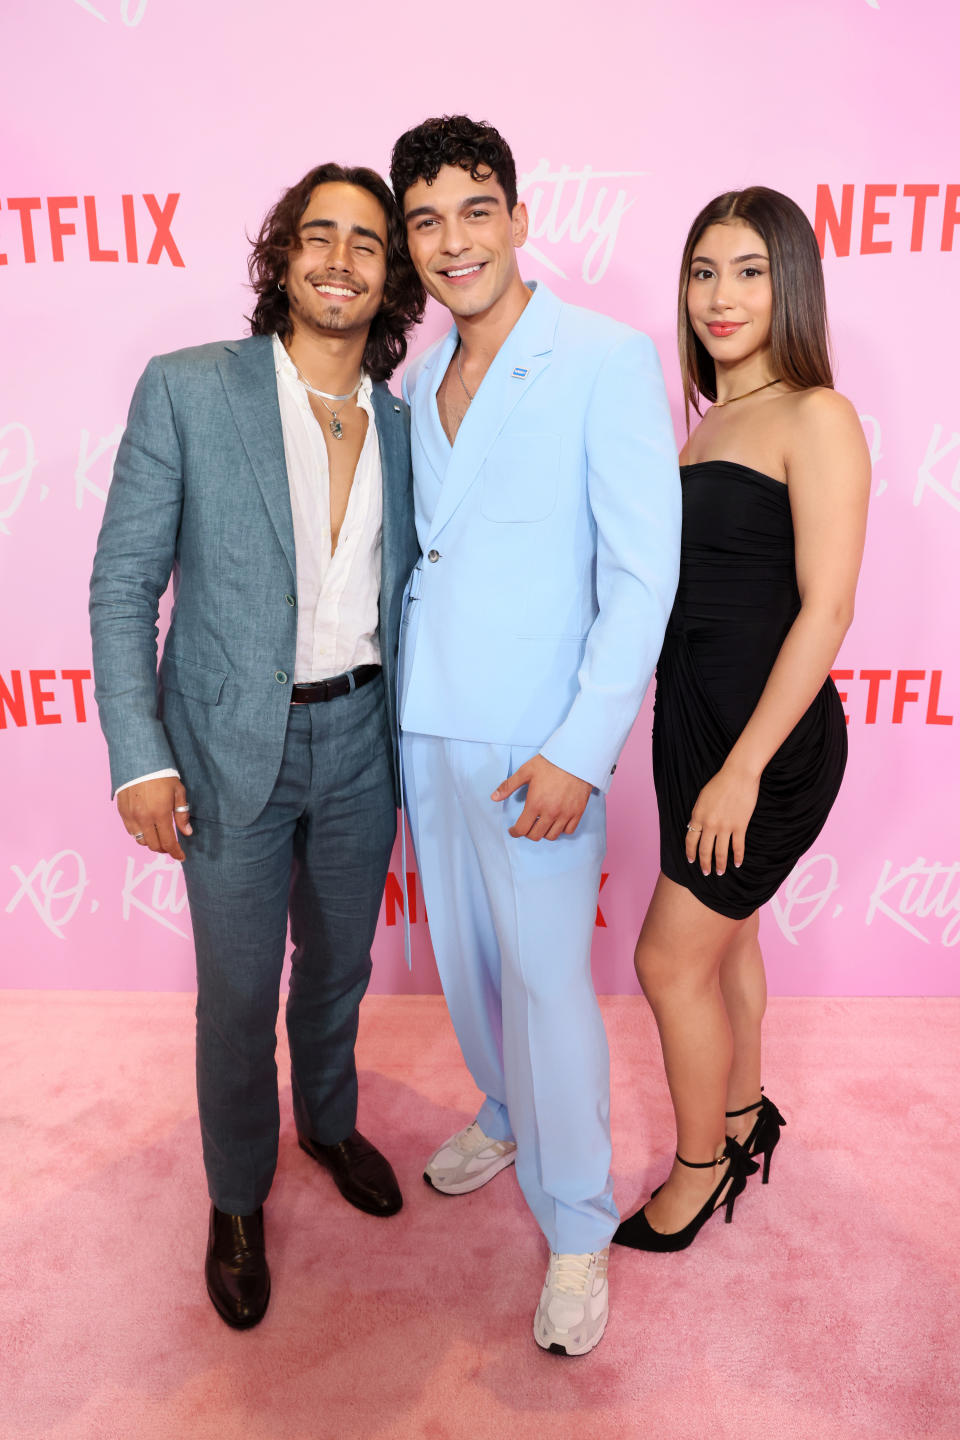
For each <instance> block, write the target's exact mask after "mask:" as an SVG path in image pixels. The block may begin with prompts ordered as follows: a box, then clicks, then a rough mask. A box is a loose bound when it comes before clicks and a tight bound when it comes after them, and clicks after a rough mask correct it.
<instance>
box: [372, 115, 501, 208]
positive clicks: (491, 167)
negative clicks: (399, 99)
mask: <svg viewBox="0 0 960 1440" xmlns="http://www.w3.org/2000/svg"><path fill="white" fill-rule="evenodd" d="M442 165H459V166H460V168H461V170H469V172H470V175H471V176H472V178H473V179H474V180H481V179H485V178H486V176H487V174H488V172H492V173H493V177H494V179H495V180H496V181H497V182H498V183H499V185H500V188H501V189H502V190H503V193H504V195H506V197H507V206H508V208H509V209H510V210H512V209H513V207H514V206H515V205H516V203H517V167H516V165H515V164H514V159H513V154H512V152H511V150H510V146H509V145H508V144H507V142H506V140H504V138H503V136H502V135H501V134H500V132H499V130H494V128H493V126H492V125H486V124H484V123H483V122H482V121H479V122H478V121H476V120H471V119H470V118H469V117H468V116H467V115H441V116H439V117H437V118H436V119H434V120H424V122H423V124H422V125H415V126H414V128H413V129H412V130H408V131H407V132H406V133H405V134H404V135H401V136H400V139H399V140H398V141H397V143H396V145H394V147H393V155H392V157H391V159H390V181H391V184H392V185H393V193H394V195H396V197H397V203H398V204H399V205H400V207H401V209H402V208H403V197H404V195H406V193H407V191H408V190H409V189H410V186H411V185H415V184H416V183H417V181H418V180H426V182H427V184H428V185H432V184H433V182H434V180H436V178H437V176H438V174H439V173H440V167H441V166H442Z"/></svg>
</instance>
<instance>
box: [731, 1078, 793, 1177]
mask: <svg viewBox="0 0 960 1440" xmlns="http://www.w3.org/2000/svg"><path fill="white" fill-rule="evenodd" d="M751 1110H756V1111H757V1118H756V1120H755V1121H754V1123H753V1129H752V1130H751V1131H750V1134H749V1135H748V1136H747V1138H746V1140H744V1142H743V1149H744V1150H745V1151H746V1153H747V1155H762V1156H763V1175H762V1176H761V1184H763V1185H766V1184H767V1182H768V1181H769V1179H770V1161H771V1158H772V1156H773V1152H774V1150H776V1148H777V1145H778V1144H779V1143H780V1131H781V1130H782V1129H783V1127H784V1125H786V1123H787V1122H786V1120H784V1118H783V1116H782V1115H781V1114H780V1111H779V1110H778V1109H777V1107H776V1105H774V1103H773V1101H772V1100H768V1099H767V1097H766V1095H765V1094H764V1093H763V1087H762V1086H761V1089H760V1099H759V1100H758V1101H757V1102H756V1104H755V1105H744V1107H743V1109H742V1110H728V1111H727V1112H726V1118H727V1119H728V1120H736V1119H738V1118H739V1117H740V1116H741V1115H748V1114H749V1113H750V1111H751Z"/></svg>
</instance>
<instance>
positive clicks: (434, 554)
mask: <svg viewBox="0 0 960 1440" xmlns="http://www.w3.org/2000/svg"><path fill="white" fill-rule="evenodd" d="M427 559H428V560H429V561H430V564H431V565H436V563H437V561H438V560H439V559H440V551H439V550H431V551H429V553H428V554H427Z"/></svg>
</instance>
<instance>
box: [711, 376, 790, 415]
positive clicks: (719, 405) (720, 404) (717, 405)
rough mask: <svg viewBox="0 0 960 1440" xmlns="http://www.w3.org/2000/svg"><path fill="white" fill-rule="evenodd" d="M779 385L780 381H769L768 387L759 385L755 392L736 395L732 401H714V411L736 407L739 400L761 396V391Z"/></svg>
mask: <svg viewBox="0 0 960 1440" xmlns="http://www.w3.org/2000/svg"><path fill="white" fill-rule="evenodd" d="M779 384H780V381H779V380H768V381H767V383H766V385H758V386H757V387H756V389H755V390H744V392H743V394H742V395H734V396H733V398H732V399H731V400H714V402H713V405H714V409H716V410H722V409H723V407H724V405H735V404H736V403H737V401H738V400H746V399H747V398H748V397H749V396H751V395H759V393H760V391H761V390H769V389H770V386H771V385H779Z"/></svg>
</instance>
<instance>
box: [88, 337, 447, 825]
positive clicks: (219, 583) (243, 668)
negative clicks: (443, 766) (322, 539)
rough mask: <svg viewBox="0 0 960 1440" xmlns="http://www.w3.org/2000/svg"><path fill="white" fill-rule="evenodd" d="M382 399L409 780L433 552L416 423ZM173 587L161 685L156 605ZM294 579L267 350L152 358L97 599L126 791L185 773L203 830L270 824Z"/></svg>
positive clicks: (112, 514) (386, 619) (388, 668)
mask: <svg viewBox="0 0 960 1440" xmlns="http://www.w3.org/2000/svg"><path fill="white" fill-rule="evenodd" d="M372 399H373V408H374V414H375V415H376V419H377V433H378V436H379V440H380V458H381V468H382V472H383V551H382V574H381V584H380V630H379V639H380V652H381V657H382V661H383V674H384V681H385V689H386V704H387V718H388V721H389V726H390V733H391V735H392V736H393V746H394V775H395V776H396V774H397V769H398V765H397V755H396V731H397V726H396V703H397V701H396V671H397V666H396V657H397V642H398V635H399V628H400V610H401V601H402V595H403V589H404V585H405V583H406V581H407V578H408V576H409V574H410V571H411V569H412V567H413V565H414V564H415V562H416V560H417V559H418V557H419V553H420V552H419V548H418V545H417V538H416V531H415V529H414V523H413V498H412V478H411V469H410V423H409V415H408V412H407V407H406V405H404V404H402V403H401V402H400V401H399V400H396V399H395V398H394V396H393V395H392V394H391V393H390V391H389V390H388V389H387V387H386V385H384V384H377V385H374V387H373V396H372ZM171 575H172V577H173V611H172V616H171V620H170V628H169V631H168V633H167V637H166V642H165V644H164V648H163V657H162V659H161V661H160V667H159V675H158V673H157V636H158V629H157V621H158V610H159V602H160V597H161V595H162V594H163V593H164V591H165V590H166V588H167V585H168V582H169V581H170V578H171ZM296 575H297V571H296V561H295V556H294V540H293V517H292V515H291V510H290V491H289V485H288V482H287V470H286V463H285V460H284V452H283V432H282V429H281V424H280V407H279V403H278V400H277V384H276V372H275V368H274V361H273V352H272V342H271V339H270V337H269V336H254V337H252V338H251V339H247V340H239V341H233V342H228V343H217V344H212V345H199V346H196V347H194V348H191V349H187V350H177V351H174V352H173V353H172V354H170V355H160V356H157V357H155V358H154V359H152V360H151V361H150V363H149V365H148V366H147V368H146V370H145V371H144V373H143V375H142V376H141V378H140V381H139V383H138V385H137V388H136V391H135V392H134V396H133V402H132V404H131V407H130V414H129V417H128V420H127V428H126V430H125V432H124V435H123V439H122V440H121V442H120V447H119V450H118V451H117V459H116V464H115V467H114V473H113V483H112V485H111V487H110V493H109V495H108V497H107V505H106V510H105V513H104V517H103V525H102V527H101V530H100V538H99V540H98V542H97V552H96V558H95V561H94V566H93V576H92V579H91V582H90V620H91V630H92V634H93V662H94V676H95V681H96V692H95V693H96V699H97V704H98V706H99V708H100V723H101V725H102V727H103V732H104V735H105V736H106V739H107V746H108V749H109V752H110V776H111V783H112V786H113V789H114V790H116V787H117V786H118V785H122V784H124V783H125V782H126V781H128V780H132V779H133V778H135V777H136V776H137V775H143V774H148V773H150V772H151V771H153V770H162V769H165V768H167V767H168V766H175V767H176V768H177V769H178V770H179V771H180V774H181V776H182V778H183V781H184V784H185V786H186V788H187V796H188V798H189V800H190V807H191V811H192V813H193V814H194V815H195V816H197V817H201V818H207V819H211V820H219V821H222V822H224V823H227V824H234V825H247V824H250V823H251V822H252V821H253V820H255V819H256V817H257V815H258V814H259V813H260V811H261V810H262V809H263V806H264V805H265V804H266V802H267V799H268V798H269V796H270V793H271V790H272V788H273V785H274V782H275V780H276V777H277V773H278V771H279V769H280V761H281V757H282V754H283V743H284V735H285V733H286V728H287V712H288V707H289V704H290V687H291V686H292V684H293V668H294V658H295V653H296V637H297V582H296ZM397 793H398V796H399V789H398V792H397Z"/></svg>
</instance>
